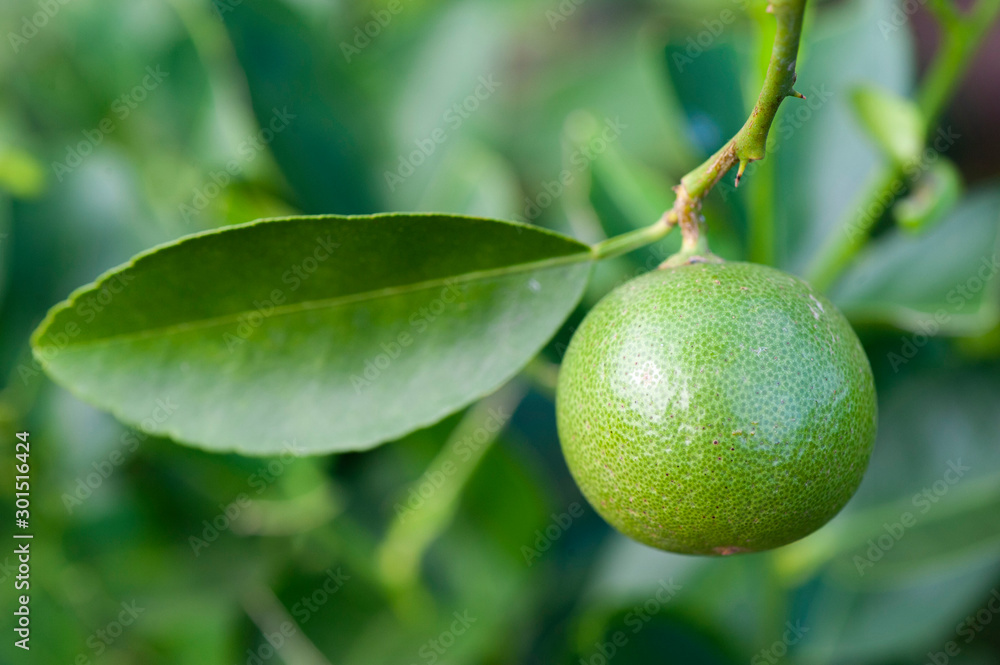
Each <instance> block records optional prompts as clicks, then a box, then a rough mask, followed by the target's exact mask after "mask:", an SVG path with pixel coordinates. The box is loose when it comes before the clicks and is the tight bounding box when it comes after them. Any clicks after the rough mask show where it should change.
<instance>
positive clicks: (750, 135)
mask: <svg viewBox="0 0 1000 665" xmlns="http://www.w3.org/2000/svg"><path fill="white" fill-rule="evenodd" d="M805 7H806V0H771V2H770V3H769V4H768V6H767V11H768V12H769V13H771V14H773V15H774V17H775V19H776V20H777V23H778V26H777V31H776V32H775V35H774V47H773V48H772V49H771V59H770V62H769V63H768V66H767V73H766V74H765V75H764V85H763V86H762V87H761V91H760V95H759V96H758V97H757V103H756V104H755V105H754V107H753V111H752V112H751V113H750V117H749V118H747V121H746V123H744V125H743V127H742V128H741V129H740V131H738V132H737V133H736V135H735V136H734V137H733V138H731V139H730V140H729V141H728V142H727V143H726V144H725V145H724V146H722V147H721V148H719V150H718V151H717V152H716V153H715V154H714V155H712V156H711V157H709V158H708V160H706V161H705V162H704V163H703V164H701V165H700V166H699V167H697V168H696V169H694V170H693V171H691V172H690V173H688V174H687V175H686V176H684V177H683V178H681V183H680V184H679V185H678V186H677V187H674V191H675V192H676V193H677V198H676V199H675V200H674V206H673V208H672V212H673V213H674V214H676V217H677V223H678V225H679V226H680V228H681V234H682V235H683V237H684V242H683V245H682V247H681V251H680V252H679V253H678V254H677V255H675V256H673V257H671V258H669V259H667V261H665V262H664V264H663V266H662V267H669V266H672V265H678V260H679V259H680V258H681V255H682V254H683V255H686V256H687V257H689V258H690V257H692V256H697V257H700V258H706V257H708V258H712V254H711V252H710V251H709V249H708V243H707V241H706V240H705V238H704V235H705V234H704V225H705V222H704V218H703V217H702V215H701V202H702V201H703V200H704V198H705V197H706V196H707V195H708V192H709V191H711V189H712V187H714V186H715V185H716V183H718V182H719V180H721V179H722V176H724V175H725V174H726V173H727V172H728V171H729V169H731V168H732V167H734V166H736V165H737V164H738V165H739V171H738V172H737V174H736V186H737V187H739V184H740V179H741V178H742V177H743V171H744V170H745V169H746V167H747V164H749V163H750V162H753V161H756V160H758V159H763V158H764V154H765V152H766V150H767V134H768V131H770V129H771V124H772V123H773V122H774V117H775V115H776V114H777V112H778V107H780V106H781V102H782V101H784V99H785V98H786V97H798V98H799V99H805V96H804V95H802V94H800V93H798V92H796V91H795V89H794V87H793V86H794V85H795V61H796V59H797V58H798V52H799V39H800V36H801V34H802V17H803V14H804V13H805Z"/></svg>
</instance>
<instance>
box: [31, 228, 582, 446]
mask: <svg viewBox="0 0 1000 665" xmlns="http://www.w3.org/2000/svg"><path fill="white" fill-rule="evenodd" d="M589 269H590V248H589V247H587V246H586V245H583V244H581V243H579V242H576V241H575V240H572V239H570V238H567V237H565V236H561V235H558V234H555V233H552V232H549V231H545V230H542V229H538V228H535V227H531V226H527V225H523V224H516V223H511V222H501V221H495V220H488V219H478V218H472V217H457V216H448V215H419V214H403V215H375V216H369V217H335V216H326V217H298V218H287V219H274V220H261V221H257V222H252V223H250V224H245V225H242V226H236V227H229V228H227V229H222V230H217V231H208V232H205V233H200V234H196V235H193V236H188V237H186V238H183V239H181V240H179V241H177V242H175V243H170V244H166V245H162V246H160V247H158V248H155V249H153V250H151V251H149V252H145V253H143V254H140V255H138V256H137V257H135V258H134V259H133V260H132V261H131V262H130V263H128V264H126V265H124V266H121V267H119V268H117V269H115V270H113V271H111V272H109V273H106V274H105V275H103V276H102V277H100V278H99V279H98V281H97V282H96V283H94V284H91V285H89V286H85V287H83V288H81V289H79V290H77V291H76V292H75V293H74V294H73V295H72V296H71V297H70V299H69V300H67V301H65V302H63V303H61V304H59V305H57V306H56V307H55V308H53V309H52V310H51V311H50V312H49V315H48V317H47V318H46V319H45V321H43V322H42V325H41V326H40V327H39V329H38V330H36V331H35V335H34V337H33V340H32V344H33V349H34V352H35V355H36V357H37V358H38V359H39V360H40V361H41V362H42V364H43V365H44V366H45V368H46V370H47V371H48V373H49V374H50V375H51V376H52V377H53V378H55V379H56V381H58V382H59V383H61V384H63V385H65V386H67V387H69V388H70V389H71V390H72V391H73V392H75V393H76V394H78V395H79V396H81V397H82V398H84V399H86V400H88V401H90V402H92V403H94V404H96V405H98V406H100V407H102V408H104V409H107V410H109V411H111V412H112V413H114V414H115V415H116V416H117V417H118V418H119V419H121V420H122V421H124V422H126V423H129V424H133V425H138V426H139V427H141V428H142V429H143V430H145V431H147V432H151V433H156V434H161V435H166V436H170V437H172V438H174V439H176V440H178V441H181V442H188V443H191V444H194V445H197V446H200V447H204V448H207V449H210V450H214V451H230V450H232V451H239V452H242V453H245V454H255V455H265V454H269V453H279V452H282V451H283V450H286V449H287V448H288V447H289V446H290V445H295V446H296V450H297V451H298V452H300V453H305V454H319V453H328V452H335V451H346V450H361V449H366V448H370V447H372V446H374V445H376V444H378V443H380V442H383V441H387V440H391V439H394V438H398V437H400V436H402V435H403V434H405V433H407V432H409V431H412V430H414V429H416V428H419V427H422V426H425V425H429V424H431V423H433V422H436V421H437V420H439V419H441V418H442V417H444V416H445V415H447V414H449V413H451V412H453V411H456V410H457V409H459V408H461V407H463V406H465V405H466V404H469V403H470V402H472V401H474V400H476V399H477V398H479V397H482V396H483V395H486V394H488V393H490V392H492V391H493V390H495V389H496V388H497V387H498V386H500V385H501V384H503V383H504V382H505V381H507V380H508V379H509V378H511V376H513V375H514V374H515V373H516V372H517V371H518V370H519V369H520V368H521V367H523V366H524V365H525V364H526V363H527V362H528V361H529V360H530V359H531V358H532V357H533V356H534V355H535V354H536V353H537V352H538V351H539V350H540V349H541V347H542V346H543V345H544V344H545V342H546V341H547V340H548V339H549V338H550V337H551V336H552V335H553V334H554V333H555V331H556V330H557V328H558V327H559V326H560V325H561V324H562V322H563V321H564V320H565V319H566V317H567V316H568V315H569V313H570V312H571V311H572V310H573V308H574V306H575V305H576V303H577V301H578V300H579V299H580V296H581V294H582V292H583V289H584V286H585V284H586V281H587V276H588V273H589Z"/></svg>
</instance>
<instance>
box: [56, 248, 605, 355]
mask: <svg viewBox="0 0 1000 665" xmlns="http://www.w3.org/2000/svg"><path fill="white" fill-rule="evenodd" d="M592 258H593V255H592V253H591V252H589V251H581V252H579V253H577V254H566V255H563V256H557V257H552V258H548V259H542V260H539V261H532V262H529V263H515V264H512V265H508V266H503V267H500V268H492V269H490V270H474V271H470V272H466V273H459V274H458V275H452V276H448V277H437V278H434V279H430V280H425V281H423V282H414V283H412V284H406V285H402V286H389V287H386V288H383V289H376V290H373V291H363V292H360V293H352V294H348V295H343V296H335V297H332V298H322V299H319V300H303V301H300V302H297V303H289V304H287V305H278V306H275V308H274V311H273V312H272V313H271V314H269V315H267V316H266V317H265V318H266V319H274V318H277V317H281V316H289V315H291V314H298V313H300V312H305V311H310V310H317V309H324V308H327V307H329V308H333V307H338V306H343V305H349V304H354V303H358V302H364V301H366V300H376V299H378V298H388V297H392V296H397V295H403V294H406V293H416V292H417V291H424V290H427V289H433V288H436V287H441V286H447V285H448V284H465V283H469V282H473V281H477V280H483V281H486V280H489V279H491V278H493V277H502V276H505V275H513V274H517V273H523V272H532V271H536V270H547V269H550V268H558V267H560V266H564V265H571V264H573V263H583V262H584V261H588V260H590V259H592ZM85 293H87V292H85ZM85 293H81V294H79V295H80V296H82V295H84V294H85ZM78 298H79V296H77V297H76V298H73V299H72V300H69V301H67V302H66V305H65V307H66V309H69V307H70V306H71V304H72V303H74V302H76V301H77V299H78ZM257 311H258V310H257V309H256V308H253V309H244V310H241V311H239V312H232V313H230V314H224V315H220V316H214V317H208V318H205V319H197V320H194V321H185V322H183V323H172V324H170V325H166V326H160V327H158V328H149V329H146V330H141V331H138V332H132V333H123V334H120V335H111V336H108V337H98V338H95V339H90V340H85V341H81V342H76V343H70V344H69V345H67V346H65V347H63V350H65V349H68V348H71V347H72V348H81V347H92V346H106V345H112V344H116V343H119V342H125V341H128V342H131V341H136V340H142V339H150V338H154V337H165V336H169V335H172V334H178V333H181V332H190V331H192V330H200V329H206V328H214V327H218V326H221V325H226V324H231V323H235V322H237V321H239V319H240V317H243V316H247V315H249V314H252V313H253V312H257ZM55 320H56V319H55V318H53V322H54V321H55ZM52 347H53V345H51V344H47V345H44V346H43V345H39V348H40V349H42V348H52ZM57 348H58V347H57Z"/></svg>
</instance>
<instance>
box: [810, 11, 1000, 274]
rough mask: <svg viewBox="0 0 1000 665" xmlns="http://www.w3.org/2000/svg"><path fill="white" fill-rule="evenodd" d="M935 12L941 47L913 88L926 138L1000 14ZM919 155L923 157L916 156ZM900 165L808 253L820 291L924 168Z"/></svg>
mask: <svg viewBox="0 0 1000 665" xmlns="http://www.w3.org/2000/svg"><path fill="white" fill-rule="evenodd" d="M934 6H935V7H936V11H935V14H936V15H937V16H938V17H945V18H942V19H941V27H942V29H943V33H944V34H943V37H942V41H941V46H940V47H939V48H938V52H937V54H936V55H935V56H934V60H933V62H932V63H931V66H930V69H929V70H928V73H927V74H926V76H925V77H924V80H923V81H922V82H921V85H920V90H919V91H918V92H917V103H918V105H919V108H920V111H921V113H922V115H923V118H924V125H925V127H927V135H926V137H925V138H926V139H928V140H929V139H932V138H933V137H934V136H935V134H937V132H938V131H940V130H938V129H937V128H936V127H935V123H936V122H937V120H938V118H939V117H940V116H941V114H942V113H943V112H944V110H945V108H946V106H947V104H948V102H949V100H950V99H951V97H952V95H954V93H955V88H956V87H957V86H958V84H959V83H960V82H961V80H962V78H963V76H964V74H965V71H966V70H967V69H968V68H969V65H970V64H971V62H972V57H973V56H974V55H975V54H976V52H977V51H978V50H979V46H980V45H981V44H982V41H983V39H985V37H986V35H987V34H988V33H989V29H990V27H991V26H992V25H993V23H994V21H995V20H996V19H997V17H998V16H1000V0H979V2H977V3H976V5H975V6H974V7H973V8H972V9H971V10H969V11H967V12H959V11H958V10H954V12H951V13H946V10H944V9H943V6H944V3H943V2H935V3H934ZM921 158H923V156H921ZM908 166H909V167H913V166H916V167H917V168H908V169H905V170H904V169H903V168H901V167H900V166H899V165H897V164H893V163H889V164H886V165H885V166H883V167H882V169H881V171H880V172H878V173H876V174H875V176H874V177H873V178H872V180H871V183H870V184H869V186H868V188H867V189H866V190H865V194H864V196H862V198H861V200H860V202H859V204H858V205H857V206H854V207H851V208H850V209H849V210H848V212H847V214H846V215H845V217H844V219H843V220H842V222H841V223H840V226H839V228H838V229H837V230H836V231H834V232H833V234H832V235H831V236H830V237H829V238H827V240H826V243H825V244H824V245H823V246H822V247H821V248H820V250H819V252H818V253H817V254H816V256H815V257H814V258H813V260H812V262H811V264H810V266H809V268H808V270H807V271H806V278H807V279H808V280H809V281H810V282H811V283H812V285H813V286H815V287H816V288H817V289H819V290H821V291H826V290H827V289H829V288H830V286H832V285H833V283H834V282H835V281H837V278H838V277H840V274H841V273H842V272H843V271H844V270H845V269H846V268H847V267H848V266H849V265H850V264H851V263H852V261H853V260H854V257H855V256H857V254H858V252H860V251H861V250H862V249H863V248H864V246H865V244H866V243H867V242H868V238H869V236H870V235H871V231H872V229H873V228H874V226H875V224H876V223H877V222H878V221H879V220H880V219H881V218H882V214H883V213H884V212H885V211H886V210H888V209H889V207H890V206H891V205H892V202H893V201H895V199H896V197H897V196H898V195H899V193H900V192H902V191H904V190H905V187H906V185H907V184H908V181H909V178H908V177H907V175H908V174H907V173H906V171H911V172H913V174H919V173H921V172H923V170H924V168H922V167H923V166H924V165H923V164H920V163H917V164H912V165H908Z"/></svg>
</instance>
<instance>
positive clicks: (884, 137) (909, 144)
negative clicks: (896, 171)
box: [851, 86, 924, 164]
mask: <svg viewBox="0 0 1000 665" xmlns="http://www.w3.org/2000/svg"><path fill="white" fill-rule="evenodd" d="M851 102H852V103H853V105H854V113H855V114H856V115H857V117H858V120H859V121H860V122H861V125H862V126H863V127H864V128H865V130H866V131H867V132H868V134H869V135H870V136H871V137H872V139H874V140H875V143H876V144H877V145H878V146H879V147H880V148H881V149H882V151H883V152H885V153H886V154H887V155H888V156H889V157H890V158H891V159H893V160H894V161H896V162H899V163H901V164H903V163H906V162H912V161H914V160H916V159H919V157H920V153H921V151H922V150H923V147H924V119H923V117H922V116H921V114H920V109H918V108H917V105H916V104H914V103H913V102H912V101H910V100H909V99H906V98H904V97H901V96H899V95H896V94H894V93H891V92H889V91H887V90H883V89H881V88H875V87H872V86H864V87H860V88H857V89H855V90H854V92H853V93H852V94H851Z"/></svg>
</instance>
